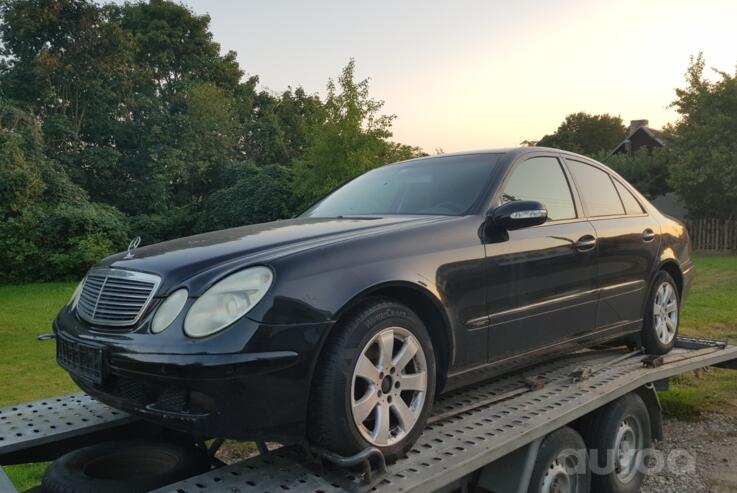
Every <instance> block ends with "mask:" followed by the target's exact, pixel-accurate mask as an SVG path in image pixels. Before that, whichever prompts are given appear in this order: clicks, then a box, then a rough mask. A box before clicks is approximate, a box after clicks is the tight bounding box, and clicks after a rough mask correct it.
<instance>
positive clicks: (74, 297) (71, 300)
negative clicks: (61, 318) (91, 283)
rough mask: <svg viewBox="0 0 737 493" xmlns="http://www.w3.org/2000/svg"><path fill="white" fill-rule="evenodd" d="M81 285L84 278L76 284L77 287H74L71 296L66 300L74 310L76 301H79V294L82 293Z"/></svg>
mask: <svg viewBox="0 0 737 493" xmlns="http://www.w3.org/2000/svg"><path fill="white" fill-rule="evenodd" d="M83 286H84V279H82V280H81V281H79V284H77V287H76V288H74V293H72V297H71V298H69V302H67V305H68V306H69V307H71V309H72V310H74V309H75V308H76V307H77V303H78V302H79V296H80V295H81V294H82V287H83Z"/></svg>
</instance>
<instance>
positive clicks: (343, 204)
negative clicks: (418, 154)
mask: <svg viewBox="0 0 737 493" xmlns="http://www.w3.org/2000/svg"><path fill="white" fill-rule="evenodd" d="M497 158H498V154H471V155H461V156H447V157H437V158H430V159H422V160H419V161H410V162H407V163H400V164H394V165H390V166H384V167H381V168H377V169H375V170H373V171H369V172H368V173H365V174H363V175H361V176H359V177H358V178H356V179H355V180H353V181H350V182H348V183H346V184H345V185H343V186H342V187H341V188H339V189H338V190H336V191H335V192H333V193H331V194H330V195H328V196H327V197H325V198H324V199H323V200H322V201H320V202H318V203H317V204H316V205H314V206H312V207H311V208H310V209H309V210H307V212H305V213H304V214H302V216H303V217H338V216H353V215H389V214H406V215H425V214H427V215H448V216H460V215H463V214H466V213H467V212H468V210H469V209H470V208H471V206H473V205H474V203H475V202H476V200H477V199H478V198H479V196H480V195H481V193H483V191H484V189H485V187H486V185H487V184H488V181H489V177H490V175H491V170H492V169H493V167H494V164H495V163H496V161H497Z"/></svg>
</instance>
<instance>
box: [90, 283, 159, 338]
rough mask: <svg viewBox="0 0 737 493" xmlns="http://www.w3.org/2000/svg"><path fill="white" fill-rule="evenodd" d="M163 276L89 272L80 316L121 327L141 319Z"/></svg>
mask: <svg viewBox="0 0 737 493" xmlns="http://www.w3.org/2000/svg"><path fill="white" fill-rule="evenodd" d="M160 282H161V278H160V277H158V276H154V275H152V274H144V273H143V272H135V271H128V270H121V269H96V270H93V271H92V272H90V273H89V274H87V277H85V279H84V285H83V286H82V292H81V294H80V296H79V302H78V303H77V312H78V313H79V315H80V316H81V317H82V318H83V319H85V320H87V321H88V322H92V323H95V324H100V325H103V326H112V327H120V326H127V325H133V324H135V323H136V322H138V319H140V318H141V316H142V315H143V313H144V312H145V311H146V307H148V304H149V303H150V302H151V299H152V298H153V297H154V295H155V294H156V289H157V288H158V287H159V283H160Z"/></svg>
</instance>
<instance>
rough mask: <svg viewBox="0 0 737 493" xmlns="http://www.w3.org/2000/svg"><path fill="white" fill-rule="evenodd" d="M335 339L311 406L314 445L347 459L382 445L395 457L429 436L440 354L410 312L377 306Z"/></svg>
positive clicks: (349, 322)
mask: <svg viewBox="0 0 737 493" xmlns="http://www.w3.org/2000/svg"><path fill="white" fill-rule="evenodd" d="M335 330H336V333H335V334H334V335H333V336H332V337H331V340H330V341H328V344H327V346H326V348H325V349H324V351H323V357H322V359H321V362H320V364H319V366H318V370H317V373H316V375H315V379H316V380H315V384H314V387H313V395H312V397H311V400H310V415H309V423H310V429H309V430H308V435H309V437H310V439H311V441H312V442H313V443H315V444H316V445H319V446H322V447H324V448H326V449H328V450H332V451H334V452H338V453H340V454H343V455H350V454H354V453H356V452H359V451H361V450H363V449H364V448H366V447H376V448H378V449H380V450H381V451H382V452H383V453H384V455H385V456H387V457H388V458H390V459H393V458H396V457H398V456H400V455H402V454H403V453H404V452H405V451H406V450H407V449H408V448H409V447H411V446H412V444H413V443H414V442H415V440H417V437H418V436H419V435H420V433H421V432H422V428H423V427H424V424H425V421H426V420H427V415H428V413H429V411H430V408H431V407H432V402H433V399H434V395H435V354H434V352H433V348H432V344H431V342H430V337H429V334H428V333H427V330H426V329H425V326H424V324H423V323H422V321H421V320H420V319H419V317H418V316H417V315H416V314H415V313H414V312H413V311H412V310H410V309H409V308H407V307H406V306H404V305H401V304H399V303H395V302H392V301H381V300H377V301H374V302H371V303H368V304H367V305H365V306H364V308H363V309H361V310H360V311H358V312H356V313H355V314H354V315H353V316H351V317H349V319H347V320H346V321H345V322H344V323H341V326H340V327H336V329H335Z"/></svg>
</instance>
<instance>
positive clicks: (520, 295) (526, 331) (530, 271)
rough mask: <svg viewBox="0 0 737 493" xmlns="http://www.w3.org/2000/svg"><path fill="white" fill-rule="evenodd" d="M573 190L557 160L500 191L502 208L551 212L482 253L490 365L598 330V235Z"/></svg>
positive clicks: (528, 164)
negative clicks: (518, 205)
mask: <svg viewBox="0 0 737 493" xmlns="http://www.w3.org/2000/svg"><path fill="white" fill-rule="evenodd" d="M571 190H572V187H571V186H570V183H569V177H568V176H567V175H566V173H565V171H564V169H563V167H562V166H561V163H560V161H559V160H558V158H556V157H553V156H546V157H533V158H530V159H527V160H525V161H523V162H520V163H517V164H516V165H515V166H514V167H513V169H512V170H511V172H510V174H509V175H508V178H507V180H506V181H505V183H504V185H503V186H502V187H501V195H500V196H499V199H500V202H502V203H503V202H505V201H512V200H537V201H539V202H542V203H543V204H544V205H545V207H546V209H547V210H548V221H547V222H546V223H545V224H542V225H540V226H535V227H531V228H525V229H520V230H516V231H510V232H508V235H507V236H505V237H503V238H498V239H496V240H493V241H492V242H487V244H486V246H485V247H486V257H487V258H486V262H487V276H488V291H487V293H488V294H487V306H488V311H489V316H490V320H489V323H490V328H489V330H490V333H489V338H488V341H489V348H488V353H489V360H490V362H498V361H501V360H504V359H507V358H510V357H512V356H516V355H520V354H523V353H527V352H530V351H533V350H535V349H541V348H544V347H546V346H552V345H555V344H556V343H559V342H563V341H566V340H569V339H574V338H576V337H579V336H583V335H585V334H586V333H590V332H591V331H592V330H593V329H594V324H595V319H596V304H597V290H596V263H595V259H596V239H597V238H596V231H595V230H594V228H593V226H592V225H591V223H589V222H588V221H587V220H586V219H585V218H584V217H583V214H581V213H580V211H579V209H580V206H579V205H578V204H577V201H575V200H574V198H573V194H572V192H571Z"/></svg>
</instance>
